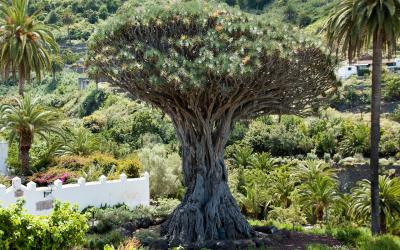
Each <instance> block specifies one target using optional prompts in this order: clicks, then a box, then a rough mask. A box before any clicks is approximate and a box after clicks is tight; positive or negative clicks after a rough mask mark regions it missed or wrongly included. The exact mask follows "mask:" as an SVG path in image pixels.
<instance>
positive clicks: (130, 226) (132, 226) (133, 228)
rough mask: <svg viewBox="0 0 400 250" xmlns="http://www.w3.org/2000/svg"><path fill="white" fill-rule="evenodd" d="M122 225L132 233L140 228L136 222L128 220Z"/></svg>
mask: <svg viewBox="0 0 400 250" xmlns="http://www.w3.org/2000/svg"><path fill="white" fill-rule="evenodd" d="M122 227H123V228H124V229H126V230H128V231H129V232H131V233H133V232H135V231H136V229H137V228H138V226H137V224H136V223H135V222H126V223H124V224H122Z"/></svg>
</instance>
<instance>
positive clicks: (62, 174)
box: [29, 168, 79, 187]
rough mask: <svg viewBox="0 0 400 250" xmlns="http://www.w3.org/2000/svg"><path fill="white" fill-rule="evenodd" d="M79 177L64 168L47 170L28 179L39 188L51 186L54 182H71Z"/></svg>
mask: <svg viewBox="0 0 400 250" xmlns="http://www.w3.org/2000/svg"><path fill="white" fill-rule="evenodd" d="M77 177H79V175H78V174H77V173H76V172H73V171H71V170H68V169H65V168H49V169H48V170H46V171H45V172H41V173H35V174H34V175H33V176H31V177H29V180H30V181H33V182H35V183H36V184H37V185H38V186H39V187H41V186H48V185H50V184H53V183H54V181H56V180H61V181H62V183H63V184H65V183H69V182H71V180H73V179H76V178H77Z"/></svg>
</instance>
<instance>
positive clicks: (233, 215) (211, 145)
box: [161, 120, 254, 245]
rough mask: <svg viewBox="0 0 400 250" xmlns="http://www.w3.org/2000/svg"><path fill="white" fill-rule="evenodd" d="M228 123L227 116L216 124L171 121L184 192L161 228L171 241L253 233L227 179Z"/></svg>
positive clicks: (220, 237)
mask: <svg viewBox="0 0 400 250" xmlns="http://www.w3.org/2000/svg"><path fill="white" fill-rule="evenodd" d="M207 125H208V126H207ZM230 126H231V122H230V121H229V120H225V121H224V122H223V123H221V124H219V126H216V127H215V126H214V124H212V122H211V123H210V122H204V121H203V122H200V123H198V124H193V123H192V124H191V123H190V122H184V123H183V124H182V123H179V124H178V123H176V122H175V127H176V129H177V134H178V137H179V139H180V140H181V142H182V166H183V173H184V185H185V187H186V193H185V195H184V198H183V200H182V203H181V204H180V205H179V206H178V207H177V208H176V209H175V211H174V212H173V214H172V215H171V216H170V218H169V219H168V220H167V221H166V222H165V223H164V224H163V225H162V230H161V233H162V234H163V235H166V236H167V238H168V239H169V241H170V243H172V244H174V245H175V244H180V243H190V242H200V241H204V240H218V239H240V238H248V237H251V236H253V235H254V231H253V230H252V228H251V226H250V225H249V224H248V223H247V221H246V219H245V218H244V216H243V215H242V214H241V211H240V209H239V207H238V205H237V203H236V201H235V199H234V198H233V196H232V194H231V192H230V190H229V187H228V183H227V180H228V177H227V171H226V168H225V164H224V146H225V143H226V140H227V138H228V135H229V131H230ZM213 127H214V129H212V128H213Z"/></svg>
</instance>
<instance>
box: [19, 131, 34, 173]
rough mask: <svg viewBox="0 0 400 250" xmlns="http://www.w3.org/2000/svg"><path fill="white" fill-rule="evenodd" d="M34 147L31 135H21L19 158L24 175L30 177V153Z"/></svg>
mask: <svg viewBox="0 0 400 250" xmlns="http://www.w3.org/2000/svg"><path fill="white" fill-rule="evenodd" d="M31 145H32V137H31V136H30V135H29V134H21V135H20V139H19V158H20V161H21V169H22V174H23V175H24V176H28V175H29V151H30V149H31Z"/></svg>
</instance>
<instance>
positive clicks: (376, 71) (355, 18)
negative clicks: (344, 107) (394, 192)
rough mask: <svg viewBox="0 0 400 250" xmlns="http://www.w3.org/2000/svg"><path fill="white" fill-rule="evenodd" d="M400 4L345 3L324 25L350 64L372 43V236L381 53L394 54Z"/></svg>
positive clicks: (376, 0) (379, 0)
mask: <svg viewBox="0 0 400 250" xmlns="http://www.w3.org/2000/svg"><path fill="white" fill-rule="evenodd" d="M399 15H400V2H399V1H393V0H368V1H367V0H344V1H340V4H339V5H338V6H337V8H335V10H334V11H333V12H332V14H331V16H330V17H329V20H328V23H327V38H328V41H329V45H330V46H332V47H334V48H340V47H341V49H342V52H343V54H347V56H348V58H349V62H350V63H351V62H352V59H353V58H354V57H355V56H356V55H358V54H359V53H360V52H361V51H362V50H363V49H365V50H368V49H369V45H370V44H371V40H372V45H373V46H372V47H373V55H372V61H373V62H372V94H371V136H370V138H371V157H370V166H371V185H372V188H371V196H372V199H371V202H372V213H371V216H372V223H371V230H372V233H373V234H377V233H379V228H380V227H379V211H380V209H379V183H378V179H379V178H378V176H379V139H380V105H381V75H382V52H383V50H384V49H386V50H387V51H388V52H389V54H391V53H392V52H394V51H395V48H396V42H397V39H398V37H399V35H400V19H399Z"/></svg>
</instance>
